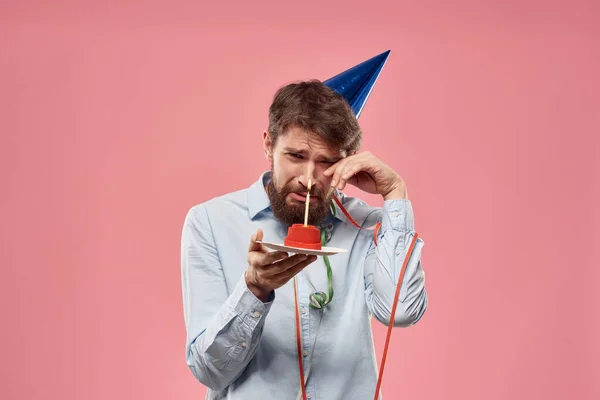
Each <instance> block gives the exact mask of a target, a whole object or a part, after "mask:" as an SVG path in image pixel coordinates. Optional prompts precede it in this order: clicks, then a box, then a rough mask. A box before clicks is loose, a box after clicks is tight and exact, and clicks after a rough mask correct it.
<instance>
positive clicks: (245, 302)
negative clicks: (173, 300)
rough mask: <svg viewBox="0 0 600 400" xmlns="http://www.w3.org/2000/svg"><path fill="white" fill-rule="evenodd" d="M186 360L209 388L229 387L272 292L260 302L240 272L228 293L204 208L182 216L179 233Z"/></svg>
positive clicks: (248, 354) (254, 342)
mask: <svg viewBox="0 0 600 400" xmlns="http://www.w3.org/2000/svg"><path fill="white" fill-rule="evenodd" d="M181 275H182V276H181V278H182V292H183V305H184V320H185V326H186V331H187V336H186V346H185V351H186V362H187V365H188V366H189V368H190V370H191V371H192V373H193V375H194V376H195V377H196V379H197V380H198V381H199V382H201V383H202V384H204V385H205V386H207V387H209V388H211V389H213V390H222V389H224V388H226V387H227V386H229V385H230V384H231V383H232V382H233V381H234V380H235V379H236V378H237V377H238V376H239V375H240V374H241V373H242V372H243V370H244V368H245V367H246V366H247V365H248V363H249V362H250V360H251V359H252V357H254V354H255V353H256V350H257V347H258V343H259V341H260V337H261V334H262V331H263V327H264V323H265V318H266V316H267V314H268V312H269V310H270V308H271V305H272V303H273V300H274V297H275V293H274V292H271V295H270V297H269V299H268V301H267V302H266V303H264V302H262V301H261V300H259V299H258V298H257V297H256V296H255V295H254V294H253V293H252V292H251V291H250V290H249V289H248V287H247V286H246V280H245V277H244V276H243V275H242V276H241V277H240V279H239V281H238V282H237V284H236V285H235V286H234V287H232V288H231V292H229V290H228V287H227V283H226V281H225V277H224V274H223V268H222V265H221V262H220V259H219V254H218V252H217V250H216V246H215V242H214V239H213V235H212V231H211V228H210V222H209V217H208V214H207V211H206V209H205V208H201V207H200V206H196V207H194V208H192V209H190V211H189V212H188V214H187V215H186V218H185V221H184V225H183V232H182V238H181Z"/></svg>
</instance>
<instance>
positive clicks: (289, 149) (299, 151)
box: [283, 147, 344, 163]
mask: <svg viewBox="0 0 600 400" xmlns="http://www.w3.org/2000/svg"><path fill="white" fill-rule="evenodd" d="M283 151H284V152H286V153H294V154H299V155H305V154H307V153H308V151H307V150H303V149H295V148H293V147H284V148H283ZM320 158H321V159H322V160H324V161H327V162H332V163H336V162H338V161H339V160H341V159H342V158H344V157H342V156H337V155H336V156H331V157H330V156H321V157H320Z"/></svg>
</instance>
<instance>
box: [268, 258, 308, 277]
mask: <svg viewBox="0 0 600 400" xmlns="http://www.w3.org/2000/svg"><path fill="white" fill-rule="evenodd" d="M306 258H307V256H306V254H294V255H293V256H291V257H287V258H286V259H284V260H281V261H278V262H276V263H273V264H270V265H269V266H267V269H268V270H269V274H270V275H271V276H275V275H278V274H280V273H282V272H284V271H287V270H288V269H290V268H292V267H294V266H295V265H296V264H298V263H301V262H303V261H304V260H306Z"/></svg>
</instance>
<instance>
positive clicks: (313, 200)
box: [290, 192, 319, 203]
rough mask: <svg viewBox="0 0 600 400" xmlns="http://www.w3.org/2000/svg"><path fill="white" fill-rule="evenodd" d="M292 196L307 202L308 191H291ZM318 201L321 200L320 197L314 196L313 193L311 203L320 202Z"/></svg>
mask: <svg viewBox="0 0 600 400" xmlns="http://www.w3.org/2000/svg"><path fill="white" fill-rule="evenodd" d="M290 197H291V198H292V199H294V200H297V201H301V202H303V203H306V192H304V193H302V192H301V193H296V192H291V193H290ZM318 201H319V198H318V197H316V196H313V195H312V194H311V195H310V202H311V203H316V202H318Z"/></svg>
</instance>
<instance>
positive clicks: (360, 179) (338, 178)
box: [323, 151, 408, 200]
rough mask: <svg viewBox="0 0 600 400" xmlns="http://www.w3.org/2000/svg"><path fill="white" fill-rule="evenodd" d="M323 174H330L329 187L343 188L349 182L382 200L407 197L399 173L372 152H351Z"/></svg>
mask: <svg viewBox="0 0 600 400" xmlns="http://www.w3.org/2000/svg"><path fill="white" fill-rule="evenodd" d="M323 174H324V175H325V176H327V177H329V176H331V177H332V179H331V187H335V188H337V189H338V190H343V189H344V187H346V184H347V183H349V184H351V185H353V186H356V187H357V188H359V189H361V190H363V191H365V192H367V193H372V194H380V195H382V196H383V199H384V200H395V199H407V198H408V196H407V192H406V185H405V183H404V181H403V180H402V178H401V177H400V175H398V173H396V171H394V170H393V169H392V168H391V167H390V166H389V165H387V164H385V163H384V162H383V161H381V160H380V159H379V158H377V157H375V156H374V155H373V154H372V153H370V152H368V151H366V152H364V153H359V154H353V155H351V156H348V157H346V158H343V159H341V160H340V161H338V162H337V163H335V164H334V165H332V166H331V167H329V168H328V169H326V170H325V171H324V172H323Z"/></svg>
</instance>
